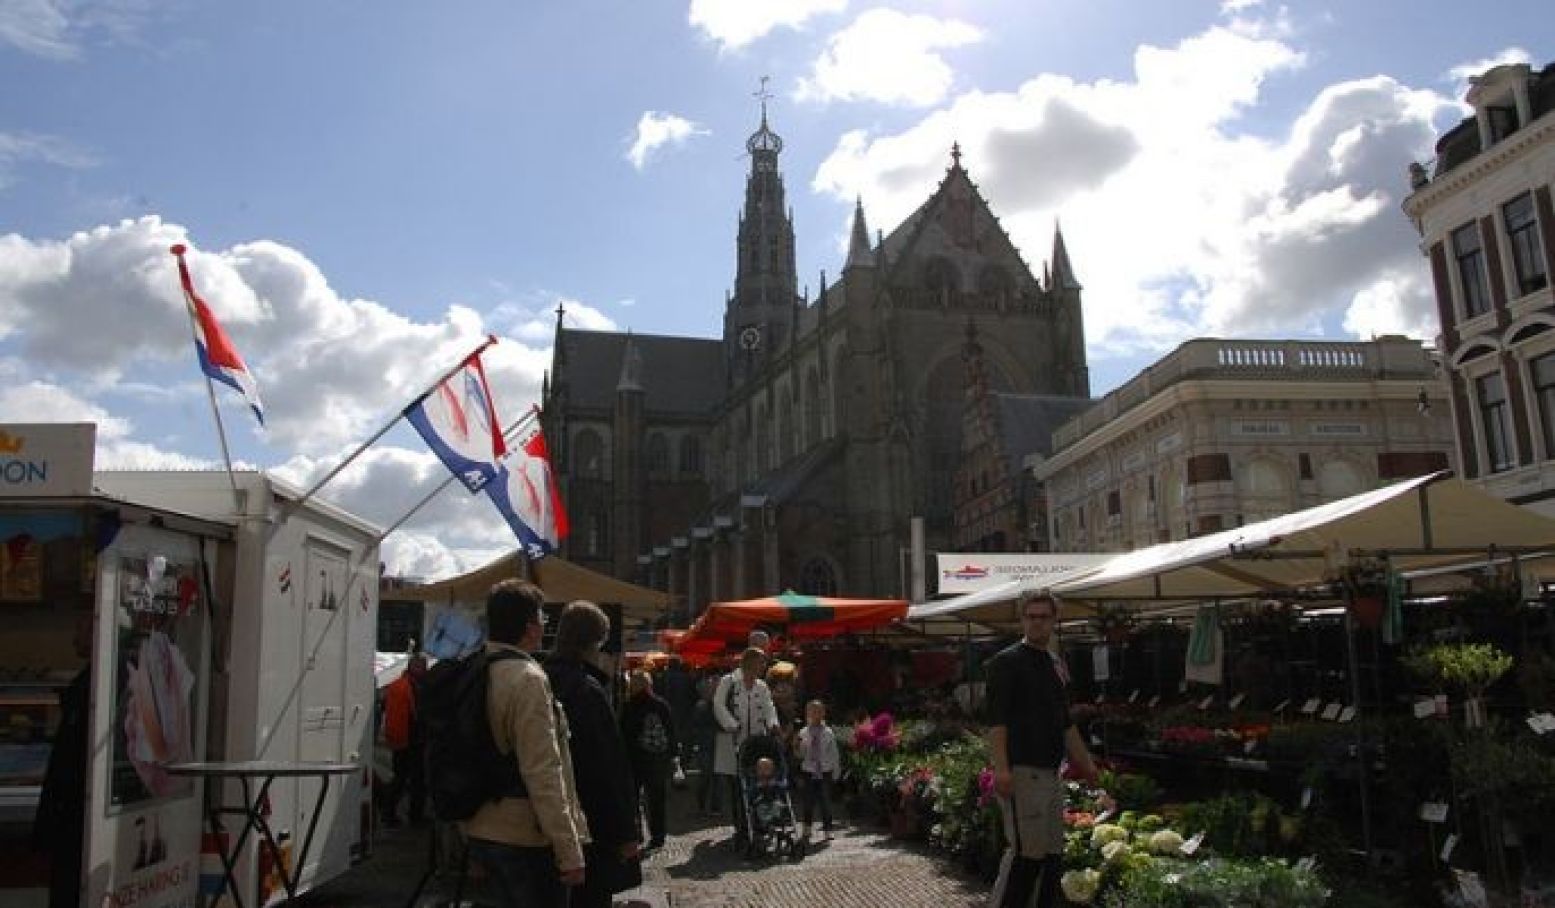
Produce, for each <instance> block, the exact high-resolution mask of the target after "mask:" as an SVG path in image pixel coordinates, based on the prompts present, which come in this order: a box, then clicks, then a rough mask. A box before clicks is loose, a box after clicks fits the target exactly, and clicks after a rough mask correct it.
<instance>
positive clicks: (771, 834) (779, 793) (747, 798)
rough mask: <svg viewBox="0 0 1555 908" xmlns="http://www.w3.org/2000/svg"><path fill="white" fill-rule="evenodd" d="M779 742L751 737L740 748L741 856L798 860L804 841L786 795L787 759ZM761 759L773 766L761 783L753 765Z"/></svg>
mask: <svg viewBox="0 0 1555 908" xmlns="http://www.w3.org/2000/svg"><path fill="white" fill-rule="evenodd" d="M784 750H785V748H784V747H783V742H782V741H781V740H779V739H778V738H776V737H774V736H772V735H753V736H751V737H750V738H747V739H746V740H745V742H744V743H742V744H741V745H740V751H739V774H740V797H741V799H742V801H743V806H744V808H745V843H746V844H745V854H746V856H747V857H756V856H757V855H770V856H772V857H776V858H791V859H793V860H796V861H797V860H799V859H800V858H801V857H803V856H804V840H803V839H801V838H800V837H799V834H798V833H799V823H798V820H797V818H796V817H795V815H794V802H793V798H792V797H791V796H790V792H789V788H790V785H789V777H788V759H787V754H785V753H784ZM763 757H765V758H767V759H769V760H771V761H772V763H773V767H774V768H773V771H772V775H771V777H770V778H768V779H767V780H766V781H765V783H763V781H762V780H761V779H760V778H758V776H757V769H756V763H757V761H759V760H761V759H762V758H763Z"/></svg>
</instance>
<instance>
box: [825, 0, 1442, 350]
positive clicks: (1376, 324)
mask: <svg viewBox="0 0 1555 908" xmlns="http://www.w3.org/2000/svg"><path fill="white" fill-rule="evenodd" d="M1303 62H1304V56H1303V54H1302V53H1301V52H1300V51H1299V50H1298V49H1297V48H1296V47H1294V46H1293V45H1291V44H1290V43H1288V42H1286V41H1283V40H1280V39H1276V38H1270V37H1263V38H1259V37H1255V36H1253V35H1250V34H1247V33H1244V32H1241V31H1237V30H1234V29H1231V28H1227V27H1224V26H1219V27H1213V28H1210V29H1208V30H1207V31H1205V32H1203V33H1202V34H1199V35H1195V36H1192V37H1190V38H1188V39H1186V40H1184V41H1182V42H1181V43H1179V44H1178V45H1176V46H1174V47H1142V48H1140V49H1139V50H1138V51H1137V53H1136V55H1135V71H1134V74H1133V77H1132V79H1128V80H1117V81H1114V80H1098V81H1095V82H1076V81H1074V80H1072V79H1069V78H1066V77H1062V76H1057V75H1050V74H1043V75H1038V76H1036V77H1034V78H1032V79H1030V80H1029V81H1027V82H1026V83H1025V84H1023V85H1021V86H1020V87H1019V88H1018V89H1016V90H1015V91H1011V92H998V93H983V92H968V93H965V94H962V95H960V96H959V97H956V98H954V99H953V100H952V101H951V102H949V103H948V104H947V105H946V106H944V107H942V108H940V109H937V110H934V111H932V112H930V113H929V114H927V115H926V116H925V117H923V118H922V119H921V120H920V121H919V122H918V123H917V124H916V125H914V126H912V127H910V128H908V129H906V130H904V131H902V132H899V133H894V134H883V135H873V134H870V133H868V132H865V131H855V132H850V133H848V134H846V135H844V136H843V137H842V138H841V139H840V140H839V142H838V144H837V146H836V147H835V148H834V149H833V151H832V152H831V154H830V155H829V156H828V158H827V159H826V160H825V161H824V162H823V163H822V164H821V165H820V167H819V168H818V170H817V172H816V175H815V178H814V180H813V186H814V188H816V189H817V190H819V191H823V192H827V193H830V194H832V195H833V196H835V197H836V198H837V199H838V200H839V201H840V202H844V203H847V204H851V202H852V200H853V198H854V196H855V194H857V193H860V192H862V194H863V195H864V197H865V198H866V199H869V200H870V210H869V212H868V213H869V216H870V219H871V221H872V222H873V223H879V224H894V223H899V222H900V221H901V219H902V218H904V217H905V216H906V215H907V214H908V213H910V212H911V211H912V210H913V209H914V208H916V207H917V205H919V204H920V203H921V202H922V200H923V198H924V196H925V195H926V194H927V193H928V192H930V191H932V189H933V187H934V185H935V183H936V182H937V181H938V180H939V179H940V178H941V177H942V175H943V172H944V167H945V165H946V164H947V163H949V161H948V151H949V149H950V145H951V143H952V142H953V141H959V142H960V143H961V146H962V149H963V150H964V152H965V158H964V164H965V166H967V168H968V169H969V171H970V172H971V174H972V177H973V179H975V180H977V181H978V182H979V184H980V185H981V186H982V188H983V192H984V194H985V196H986V197H987V198H988V199H989V200H990V202H991V204H992V205H993V206H994V208H995V213H996V214H998V215H999V216H1000V217H1001V219H1002V223H1003V225H1004V226H1005V227H1006V228H1007V229H1008V230H1009V231H1010V233H1011V235H1012V237H1013V238H1014V240H1015V242H1016V244H1017V245H1018V246H1019V247H1021V248H1022V249H1023V250H1025V251H1026V257H1027V260H1028V261H1029V262H1031V264H1032V266H1033V270H1034V271H1036V272H1037V273H1038V274H1040V273H1041V260H1042V259H1044V258H1046V257H1047V250H1048V249H1050V248H1051V243H1052V231H1053V224H1054V221H1055V219H1061V221H1062V223H1063V226H1064V238H1065V240H1066V242H1067V244H1068V247H1069V253H1070V259H1071V262H1072V263H1073V264H1074V266H1075V268H1076V270H1077V272H1078V276H1079V279H1080V282H1081V283H1082V284H1084V286H1085V294H1084V301H1085V328H1086V335H1087V339H1088V341H1089V344H1090V346H1091V350H1092V355H1093V357H1095V356H1100V357H1102V358H1105V357H1107V356H1111V355H1120V354H1122V353H1141V352H1147V351H1152V352H1160V351H1164V350H1166V349H1169V348H1170V347H1171V346H1173V345H1175V344H1176V343H1179V342H1180V341H1182V340H1184V339H1187V338H1189V337H1194V336H1204V335H1238V334H1244V335H1245V334H1253V335H1270V334H1283V335H1286V336H1290V335H1305V334H1313V333H1317V332H1320V331H1324V330H1331V329H1333V328H1337V327H1338V326H1339V325H1341V324H1342V325H1343V326H1344V330H1347V331H1351V332H1357V333H1360V332H1364V333H1365V334H1366V335H1370V334H1371V333H1373V332H1376V333H1382V332H1384V331H1407V332H1409V333H1412V334H1416V335H1417V336H1423V337H1427V338H1429V337H1430V336H1431V334H1432V333H1434V332H1433V331H1432V330H1431V329H1430V328H1429V326H1430V324H1431V322H1432V317H1431V314H1430V313H1431V308H1432V302H1431V298H1430V293H1429V288H1427V287H1426V286H1425V284H1424V281H1423V280H1410V279H1407V277H1408V276H1409V275H1411V274H1418V273H1420V272H1422V271H1423V269H1424V265H1423V263H1422V262H1421V260H1420V257H1419V252H1418V250H1417V249H1416V242H1417V239H1416V237H1414V235H1413V233H1412V230H1411V228H1410V225H1409V223H1408V221H1407V219H1405V218H1404V217H1403V216H1402V215H1401V214H1400V213H1399V211H1398V202H1399V199H1400V198H1401V196H1402V194H1403V193H1405V192H1407V191H1408V184H1407V181H1406V179H1405V176H1404V171H1403V165H1402V164H1401V163H1400V162H1407V161H1410V160H1418V159H1422V158H1425V157H1429V155H1430V149H1431V146H1432V143H1433V142H1434V140H1435V135H1436V133H1435V130H1434V129H1433V125H1432V124H1433V120H1434V119H1437V118H1438V117H1439V115H1440V114H1442V113H1443V112H1444V111H1453V110H1455V105H1454V103H1453V102H1452V101H1451V99H1449V98H1446V97H1443V96H1441V95H1439V94H1437V93H1435V92H1431V91H1424V90H1417V89H1411V88H1409V87H1406V86H1404V85H1401V84H1399V83H1398V82H1396V81H1394V80H1392V79H1390V78H1387V77H1375V78H1371V79H1362V80H1356V81H1351V82H1345V83H1340V84H1336V85H1331V86H1329V87H1327V88H1326V89H1323V90H1322V91H1321V92H1319V93H1318V94H1317V95H1316V96H1315V97H1313V98H1312V99H1311V101H1310V102H1309V103H1308V105H1307V107H1306V109H1305V111H1304V112H1303V113H1302V115H1301V116H1300V118H1299V119H1298V120H1297V122H1296V124H1295V125H1294V126H1293V127H1292V129H1291V130H1290V132H1289V134H1287V135H1285V136H1283V137H1274V138H1269V137H1264V136H1259V135H1255V134H1252V133H1249V132H1246V131H1244V130H1243V129H1242V128H1241V122H1242V120H1243V118H1244V117H1245V116H1247V115H1248V114H1249V113H1250V112H1254V111H1256V110H1257V107H1258V105H1259V104H1260V98H1261V94H1262V86H1263V83H1264V82H1265V81H1266V80H1268V79H1271V78H1276V77H1278V76H1279V74H1281V73H1282V72H1284V71H1287V70H1290V69H1293V68H1296V67H1299V66H1301V65H1302V64H1303Z"/></svg>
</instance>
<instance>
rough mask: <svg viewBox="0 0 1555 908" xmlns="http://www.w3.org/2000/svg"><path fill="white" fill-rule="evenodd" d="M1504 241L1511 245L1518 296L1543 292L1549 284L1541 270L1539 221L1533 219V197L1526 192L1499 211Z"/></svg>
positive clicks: (1535, 218) (1542, 256)
mask: <svg viewBox="0 0 1555 908" xmlns="http://www.w3.org/2000/svg"><path fill="white" fill-rule="evenodd" d="M1501 216H1502V218H1503V219H1504V220H1505V221H1506V236H1507V240H1508V241H1510V242H1511V244H1512V267H1513V268H1515V269H1516V271H1517V286H1518V290H1519V291H1520V294H1519V295H1526V294H1529V293H1532V292H1534V291H1535V290H1542V289H1543V288H1544V285H1545V284H1547V283H1549V277H1548V275H1547V274H1546V273H1545V270H1544V250H1543V249H1542V248H1540V245H1539V220H1538V218H1537V217H1535V216H1534V211H1533V193H1531V192H1525V193H1523V194H1522V195H1520V196H1518V197H1517V198H1515V199H1513V200H1512V201H1510V202H1507V203H1506V204H1505V205H1504V206H1502V208H1501Z"/></svg>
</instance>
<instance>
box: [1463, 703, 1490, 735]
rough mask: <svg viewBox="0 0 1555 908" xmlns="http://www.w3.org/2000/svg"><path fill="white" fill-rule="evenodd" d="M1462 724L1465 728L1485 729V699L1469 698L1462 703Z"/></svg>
mask: <svg viewBox="0 0 1555 908" xmlns="http://www.w3.org/2000/svg"><path fill="white" fill-rule="evenodd" d="M1463 724H1464V727H1466V728H1484V727H1485V698H1484V697H1469V698H1468V699H1467V700H1464V701H1463Z"/></svg>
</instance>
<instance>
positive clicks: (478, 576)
mask: <svg viewBox="0 0 1555 908" xmlns="http://www.w3.org/2000/svg"><path fill="white" fill-rule="evenodd" d="M531 572H532V574H533V576H532V577H531V576H530V575H531ZM513 577H519V578H528V579H532V580H533V581H534V582H535V584H536V585H537V586H539V587H540V589H542V590H545V598H546V599H547V600H548V601H551V602H571V601H573V600H574V599H587V600H589V601H591V602H597V603H600V604H602V605H605V604H609V605H620V606H621V613H622V615H623V616H625V617H626V618H627V619H629V620H633V621H653V620H655V619H657V618H659V617H661V616H663V615H664V613H665V612H666V611H668V610H669V608H670V606H671V605H673V604H674V602H675V597H673V596H671V595H670V594H669V593H664V592H660V591H659V590H653V589H648V588H647V587H642V586H638V585H637V584H635V583H627V582H626V581H624V580H617V579H615V578H614V577H607V576H605V575H604V574H601V573H599V572H597V571H591V570H589V569H588V568H586V567H582V566H581V565H577V564H573V563H572V562H570V561H568V560H566V559H565V558H559V557H557V556H555V555H552V556H550V557H547V558H542V559H540V560H539V561H535V562H528V561H527V560H526V559H525V558H524V555H523V553H522V552H521V551H519V550H517V549H515V550H514V551H512V552H509V553H508V554H506V555H503V556H502V557H500V558H498V559H496V560H494V561H492V562H490V563H488V564H485V565H482V566H481V567H478V568H476V569H475V570H473V571H470V572H469V573H467V574H461V575H459V576H458V577H450V578H448V579H446V580H439V581H438V582H436V583H429V584H427V585H425V586H416V587H406V588H402V589H396V590H395V591H394V594H393V598H395V599H402V600H403V599H410V600H415V601H419V602H463V603H471V604H478V603H482V602H484V601H485V600H486V594H487V592H488V591H490V590H491V587H492V584H495V583H497V582H498V581H500V580H507V579H509V578H513Z"/></svg>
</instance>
